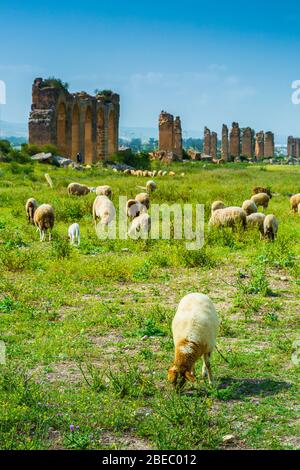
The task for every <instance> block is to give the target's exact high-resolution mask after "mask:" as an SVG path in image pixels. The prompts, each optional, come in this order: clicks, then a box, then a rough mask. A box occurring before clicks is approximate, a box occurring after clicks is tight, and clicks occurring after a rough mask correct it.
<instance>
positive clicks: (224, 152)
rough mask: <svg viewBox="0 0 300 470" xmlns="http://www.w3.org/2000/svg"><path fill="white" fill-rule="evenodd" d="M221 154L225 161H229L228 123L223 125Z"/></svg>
mask: <svg viewBox="0 0 300 470" xmlns="http://www.w3.org/2000/svg"><path fill="white" fill-rule="evenodd" d="M221 156H222V158H223V159H224V160H225V161H229V160H230V158H229V142H228V127H227V126H226V124H223V126H222V147H221Z"/></svg>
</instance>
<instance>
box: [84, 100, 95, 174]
mask: <svg viewBox="0 0 300 470" xmlns="http://www.w3.org/2000/svg"><path fill="white" fill-rule="evenodd" d="M83 158H84V163H85V164H89V165H90V164H92V163H93V123H92V111H91V108H90V106H88V107H87V109H86V113H85V121H84V155H83Z"/></svg>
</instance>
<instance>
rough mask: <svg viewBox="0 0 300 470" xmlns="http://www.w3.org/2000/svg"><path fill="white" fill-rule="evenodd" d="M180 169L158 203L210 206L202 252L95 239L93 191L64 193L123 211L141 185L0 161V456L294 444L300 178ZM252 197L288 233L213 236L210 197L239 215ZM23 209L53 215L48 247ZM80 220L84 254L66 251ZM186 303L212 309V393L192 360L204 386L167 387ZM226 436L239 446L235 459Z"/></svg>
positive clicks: (263, 171)
mask: <svg viewBox="0 0 300 470" xmlns="http://www.w3.org/2000/svg"><path fill="white" fill-rule="evenodd" d="M153 165H157V166H158V165H159V164H158V163H157V162H155V163H153ZM172 169H174V170H175V172H176V173H177V174H178V175H179V174H180V173H181V172H182V171H184V172H185V177H180V176H175V177H173V178H155V180H156V182H157V186H158V189H157V191H156V192H155V193H154V194H153V195H152V201H153V202H155V203H163V202H166V201H167V202H170V203H174V202H180V203H181V204H184V203H186V202H189V203H194V204H195V203H203V204H205V222H206V223H205V245H204V247H203V248H202V249H201V250H199V251H189V250H187V249H186V247H185V243H184V241H180V240H176V241H174V240H171V241H168V240H151V241H148V242H147V241H142V240H138V241H133V240H106V241H105V240H102V241H101V240H99V239H98V238H97V236H96V234H95V232H94V228H93V222H92V216H91V207H92V203H93V198H94V195H93V194H89V195H87V196H84V197H81V198H78V197H69V196H68V194H67V191H66V188H67V185H68V184H69V183H70V182H72V181H81V182H82V183H85V184H88V185H89V186H96V185H99V184H109V185H111V186H112V187H113V191H114V202H115V204H116V205H117V203H118V196H119V195H123V196H124V195H125V196H127V197H128V198H131V197H134V196H135V194H136V193H137V192H139V189H138V187H137V186H138V185H140V186H144V184H145V182H146V180H147V178H142V177H140V178H137V177H132V176H128V175H123V174H115V173H113V172H112V171H110V170H109V169H105V168H102V167H101V166H98V167H95V168H92V169H91V170H85V171H82V172H75V171H74V170H71V169H65V170H63V169H57V168H54V167H47V166H43V165H41V164H34V165H32V164H18V163H11V164H8V163H7V164H0V183H1V185H0V270H1V275H0V339H1V340H2V341H4V343H5V345H6V364H5V365H3V364H0V369H1V374H0V448H1V449H61V448H70V449H122V448H130V449H140V448H153V449H220V448H224V447H225V448H228V447H230V448H236V449H242V448H253V449H296V448H299V447H300V439H299V415H298V405H299V398H300V397H299V388H298V387H299V381H298V377H299V368H298V369H297V367H296V365H293V363H292V361H291V356H292V352H293V342H294V341H295V340H296V339H297V338H299V310H300V308H299V307H300V263H299V260H300V244H299V238H300V217H299V216H298V215H292V214H290V212H289V199H288V196H287V194H288V193H295V192H300V168H297V167H290V166H263V167H262V166H259V165H251V166H250V165H246V164H235V165H234V164H228V165H226V166H224V167H221V166H213V165H209V164H206V165H203V164H201V163H194V164H191V163H187V164H176V165H174V167H173V168H172ZM45 172H47V173H49V174H50V176H51V178H52V179H53V183H54V189H50V188H49V187H48V186H47V183H46V181H45V178H44V173H45ZM257 185H259V186H270V187H271V188H272V191H273V192H274V193H276V195H275V196H274V197H273V198H272V199H271V202H270V205H269V208H268V209H267V211H266V213H274V214H275V215H276V217H277V218H278V220H279V223H280V227H279V233H278V238H277V240H276V241H275V242H274V243H270V242H267V241H261V240H260V238H259V234H258V233H257V232H256V231H246V232H241V231H237V232H232V231H231V229H228V230H226V229H225V230H211V231H208V228H207V221H208V218H209V213H210V205H211V203H212V201H214V200H217V199H218V200H220V199H221V200H223V201H224V203H225V204H226V205H241V203H242V202H243V200H245V199H248V198H249V196H250V195H251V188H252V187H253V186H257ZM29 197H35V198H36V200H37V201H38V202H39V203H45V202H47V203H51V204H52V205H53V207H54V209H55V213H56V222H55V228H54V233H53V241H52V242H51V243H49V242H45V243H43V244H42V243H40V242H39V236H38V233H37V232H36V229H35V228H34V227H33V226H30V225H28V223H27V221H26V217H25V211H24V205H25V202H26V199H27V198H29ZM72 222H78V223H79V224H80V228H81V238H82V243H81V246H80V247H79V248H77V247H71V246H70V245H69V243H68V241H67V228H68V225H69V224H70V223H72ZM189 292H204V293H207V294H208V295H209V296H210V297H211V298H212V300H213V302H214V303H215V305H216V308H217V311H218V314H219V316H220V319H221V328H220V334H219V338H218V348H219V350H220V352H221V354H222V356H221V355H219V353H218V352H214V354H213V359H212V363H213V364H212V367H213V373H214V377H215V384H214V385H213V386H209V385H208V384H207V383H205V382H203V381H202V380H201V379H200V376H201V374H200V371H201V364H200V363H199V364H198V366H197V370H196V372H197V377H198V380H197V382H196V383H195V384H189V385H188V386H187V387H186V388H185V389H184V390H183V392H182V393H181V394H176V393H175V392H174V391H173V390H172V388H171V386H170V385H169V384H168V382H167V380H166V375H167V369H168V367H169V366H170V364H171V362H172V359H173V342H172V336H171V328H170V326H171V321H172V318H173V315H174V313H175V309H176V306H177V304H178V302H179V300H180V299H181V298H182V297H183V296H184V295H185V294H187V293H189ZM71 425H74V430H70V426H71ZM76 426H77V428H76ZM72 429H73V428H72ZM226 434H233V435H234V440H233V442H230V444H227V447H226V445H225V444H224V443H223V437H224V435H226Z"/></svg>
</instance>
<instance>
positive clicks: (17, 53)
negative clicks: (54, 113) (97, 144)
mask: <svg viewBox="0 0 300 470" xmlns="http://www.w3.org/2000/svg"><path fill="white" fill-rule="evenodd" d="M0 14H1V17H0V18H1V28H0V80H4V81H5V82H6V87H7V103H6V105H5V106H1V108H2V109H1V117H2V119H4V120H7V121H12V122H26V120H27V117H28V113H29V109H30V104H31V84H32V81H33V79H34V78H35V77H37V76H42V77H47V76H49V75H55V76H58V77H60V78H61V79H62V80H64V81H67V82H69V83H70V90H71V91H78V90H86V91H88V92H93V91H94V89H95V88H100V89H101V88H112V89H114V90H115V91H117V92H118V93H120V95H121V122H120V124H121V125H122V126H141V127H156V126H157V116H158V114H159V112H160V110H161V109H165V110H167V111H169V112H171V113H173V114H176V115H177V114H178V115H180V116H181V118H182V125H183V128H184V129H185V130H194V131H199V136H202V134H203V127H204V125H207V126H208V127H210V128H211V129H214V130H216V131H218V133H220V131H221V126H222V123H223V122H224V123H227V124H228V125H230V124H231V122H232V121H233V120H234V121H238V122H239V123H240V125H241V126H248V125H249V126H251V127H253V128H255V129H256V130H260V129H264V130H273V131H274V132H275V133H276V134H277V135H278V136H285V135H288V134H294V135H295V136H300V105H298V106H296V105H293V104H292V102H291V94H292V89H291V83H292V82H293V81H294V80H297V79H300V66H299V59H298V58H299V53H300V28H299V22H300V3H299V2H298V4H297V3H296V2H294V1H286V2H284V3H282V5H281V6H280V5H279V3H278V4H275V3H273V2H271V1H269V0H267V1H266V0H264V1H260V2H258V1H256V0H253V1H251V2H238V1H237V0H236V1H235V2H233V1H227V2H218V1H215V2H212V1H209V0H207V1H205V2H203V1H201V0H198V1H192V0H186V1H180V2H179V1H177V0H173V1H169V0H165V1H157V0H153V1H151V2H148V1H147V2H146V1H145V2H144V1H141V0H140V1H135V0H133V1H126V0H124V1H119V0H114V1H110V2H109V1H101V0H98V1H88V0H87V1H85V2H83V1H81V2H79V1H76V0H75V1H74V0H73V1H68V0H67V1H64V2H62V1H61V2H58V1H56V0H53V1H52V2H43V1H42V0H39V1H30V0H28V1H26V2H24V1H22V2H21V1H14V2H5V1H4V2H1V10H0Z"/></svg>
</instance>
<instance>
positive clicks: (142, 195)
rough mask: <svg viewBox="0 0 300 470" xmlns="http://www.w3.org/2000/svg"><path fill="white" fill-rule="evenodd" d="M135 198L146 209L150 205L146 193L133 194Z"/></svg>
mask: <svg viewBox="0 0 300 470" xmlns="http://www.w3.org/2000/svg"><path fill="white" fill-rule="evenodd" d="M135 200H136V201H138V202H140V203H141V204H143V206H145V207H146V209H149V207H150V197H149V194H148V193H139V194H137V195H136V196H135Z"/></svg>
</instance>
